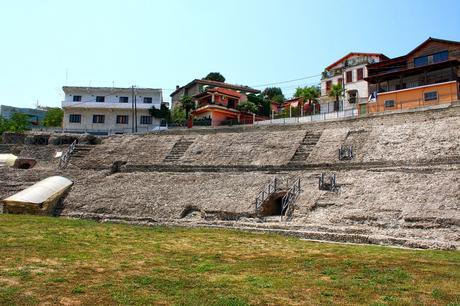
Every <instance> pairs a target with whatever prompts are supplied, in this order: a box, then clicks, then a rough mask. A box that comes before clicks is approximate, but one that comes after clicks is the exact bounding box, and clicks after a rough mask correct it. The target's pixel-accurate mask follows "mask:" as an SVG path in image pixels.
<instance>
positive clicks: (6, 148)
mask: <svg viewBox="0 0 460 306" xmlns="http://www.w3.org/2000/svg"><path fill="white" fill-rule="evenodd" d="M11 147H12V146H11V145H9V144H0V154H8V153H11Z"/></svg>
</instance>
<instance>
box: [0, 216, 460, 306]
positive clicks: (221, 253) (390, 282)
mask: <svg viewBox="0 0 460 306" xmlns="http://www.w3.org/2000/svg"><path fill="white" fill-rule="evenodd" d="M0 257H1V259H0V304H1V305H14V304H18V305H26V304H27V305H30V304H32V305H33V304H48V305H55V304H63V305H79V304H82V305H83V304H86V305H96V304H111V305H113V304H126V305H127V304H130V305H140V304H143V305H145V304H161V305H164V304H166V305H170V304H175V305H247V304H262V305H266V304H271V305H310V304H314V305H318V304H321V305H327V304H341V305H355V304H366V305H401V304H419V305H459V303H460V252H458V251H457V252H455V251H418V250H403V249H395V248H386V247H378V246H358V245H341V244H328V243H315V242H306V241H302V240H299V239H296V238H288V237H284V236H278V235H267V234H256V233H246V232H240V231H234V230H221V229H187V228H168V227H140V226H130V225H121V224H100V223H96V222H91V221H81V220H66V219H62V218H47V217H33V216H15V215H0Z"/></svg>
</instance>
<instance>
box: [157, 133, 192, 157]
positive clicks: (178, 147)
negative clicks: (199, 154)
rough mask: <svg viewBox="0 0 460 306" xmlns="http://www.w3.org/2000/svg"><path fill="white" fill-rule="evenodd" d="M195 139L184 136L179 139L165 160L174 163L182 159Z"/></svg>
mask: <svg viewBox="0 0 460 306" xmlns="http://www.w3.org/2000/svg"><path fill="white" fill-rule="evenodd" d="M194 141H195V139H194V138H185V137H182V138H181V139H179V140H178V141H177V142H176V143H175V144H174V146H173V147H172V149H171V151H170V152H169V153H168V155H166V157H165V158H164V160H163V162H164V163H172V162H175V161H178V160H179V159H181V158H182V157H183V156H184V154H185V152H186V151H187V150H188V148H189V147H190V146H191V145H192V143H193V142H194Z"/></svg>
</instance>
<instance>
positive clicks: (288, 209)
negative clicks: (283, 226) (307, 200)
mask: <svg viewBox="0 0 460 306" xmlns="http://www.w3.org/2000/svg"><path fill="white" fill-rule="evenodd" d="M300 192H302V189H301V188H300V178H297V179H296V180H295V181H294V184H292V186H291V188H289V190H288V191H287V192H286V194H285V195H284V197H283V198H282V199H281V205H282V206H281V220H283V216H285V217H287V218H289V217H290V216H291V214H292V211H293V208H294V205H293V204H294V203H295V201H296V200H297V198H298V197H299V195H300Z"/></svg>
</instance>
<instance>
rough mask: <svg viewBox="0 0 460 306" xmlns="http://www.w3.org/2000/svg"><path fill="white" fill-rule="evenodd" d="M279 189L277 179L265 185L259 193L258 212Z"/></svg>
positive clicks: (257, 198)
mask: <svg viewBox="0 0 460 306" xmlns="http://www.w3.org/2000/svg"><path fill="white" fill-rule="evenodd" d="M277 188H278V180H277V178H276V177H274V178H273V179H271V180H270V182H269V183H268V184H267V185H265V187H264V189H263V190H262V191H261V192H259V194H258V195H257V197H256V211H258V210H259V208H260V207H261V206H262V204H263V203H264V202H265V201H266V200H267V199H268V198H269V197H270V196H271V195H272V194H273V193H275V192H276V190H277Z"/></svg>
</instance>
